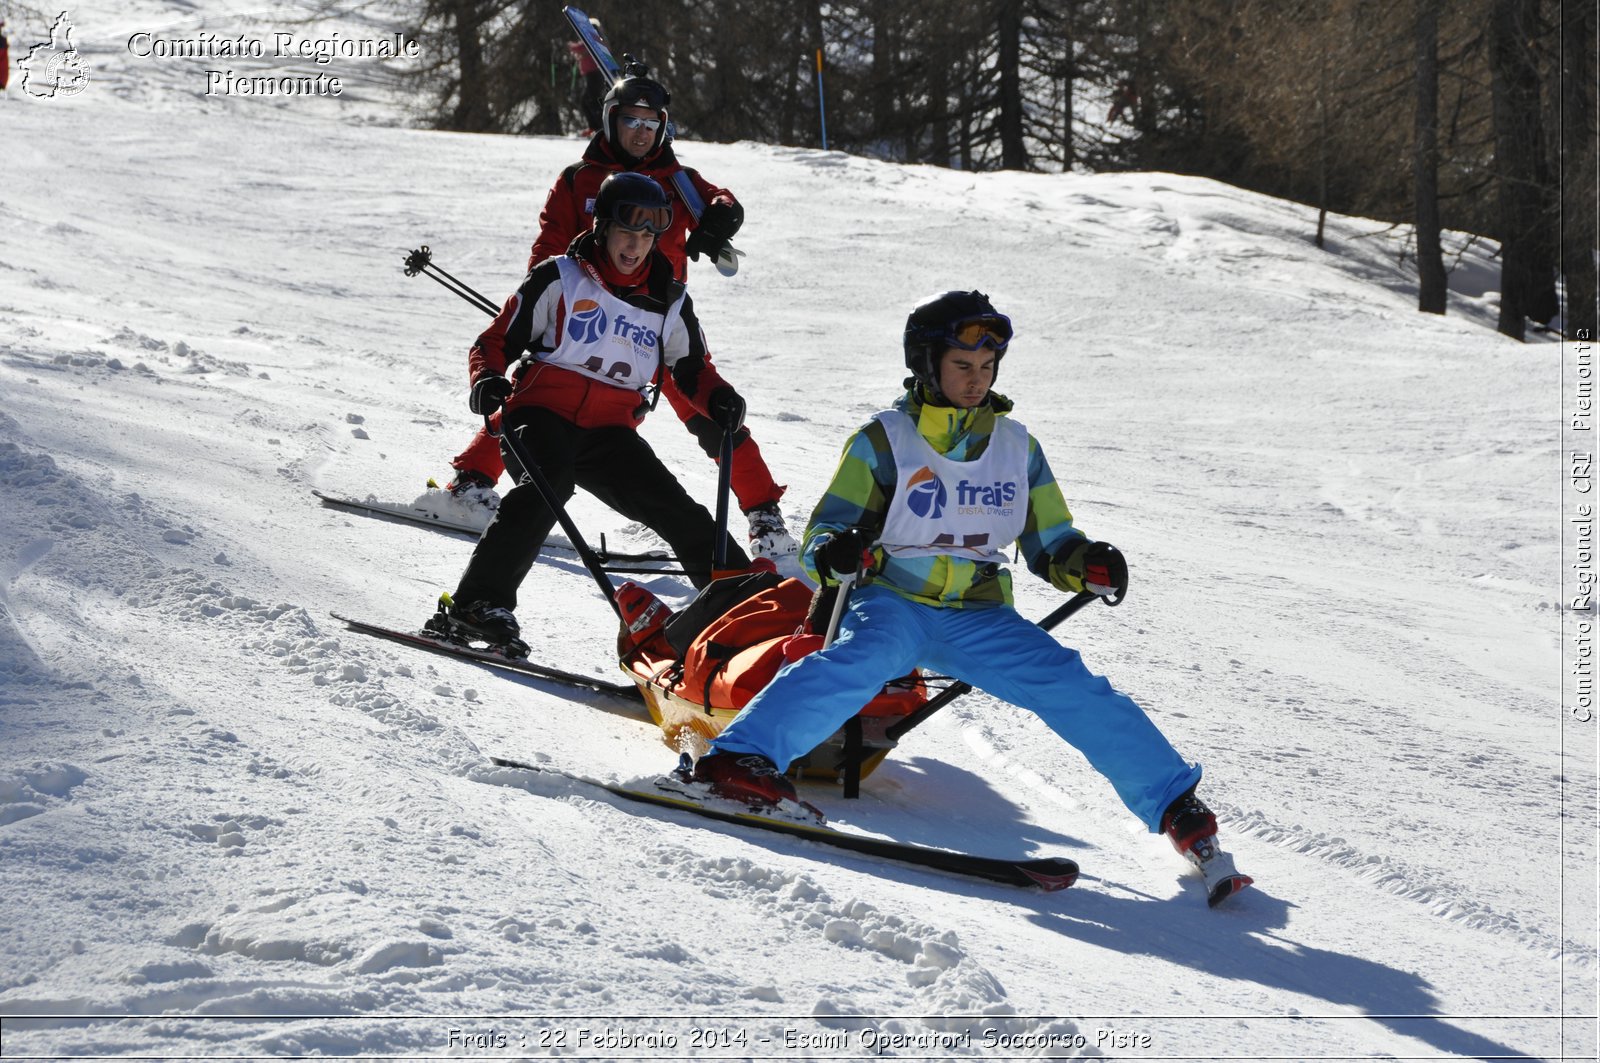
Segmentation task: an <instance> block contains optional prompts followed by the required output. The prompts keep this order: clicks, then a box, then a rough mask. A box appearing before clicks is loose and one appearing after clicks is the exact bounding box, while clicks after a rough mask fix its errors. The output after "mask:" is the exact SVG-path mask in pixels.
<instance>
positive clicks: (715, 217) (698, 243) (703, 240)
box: [683, 202, 744, 262]
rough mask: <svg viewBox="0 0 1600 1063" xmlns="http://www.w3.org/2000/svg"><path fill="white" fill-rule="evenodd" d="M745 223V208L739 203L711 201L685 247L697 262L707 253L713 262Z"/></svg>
mask: <svg viewBox="0 0 1600 1063" xmlns="http://www.w3.org/2000/svg"><path fill="white" fill-rule="evenodd" d="M743 224H744V208H743V207H741V206H740V205H739V204H737V203H721V202H718V203H711V204H708V205H707V206H706V209H705V210H704V211H702V212H701V214H700V223H699V224H698V225H696V226H695V230H694V232H692V233H690V234H689V239H688V240H686V241H685V242H684V245H683V249H684V250H685V251H687V252H688V253H689V257H690V258H692V259H694V260H695V261H696V262H699V261H700V256H701V255H705V256H707V257H708V258H710V259H711V260H712V261H713V262H714V261H716V260H717V258H718V256H720V255H721V254H722V252H723V251H725V250H727V247H728V243H729V241H731V240H732V239H733V237H734V234H735V233H737V232H738V231H739V227H740V226H741V225H743Z"/></svg>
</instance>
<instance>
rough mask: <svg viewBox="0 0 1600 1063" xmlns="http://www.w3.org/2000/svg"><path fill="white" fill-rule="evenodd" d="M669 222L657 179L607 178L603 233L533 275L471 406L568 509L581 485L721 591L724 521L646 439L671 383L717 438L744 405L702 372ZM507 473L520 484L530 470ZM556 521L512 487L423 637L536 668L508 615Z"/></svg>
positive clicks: (485, 352)
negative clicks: (659, 395) (494, 419)
mask: <svg viewBox="0 0 1600 1063" xmlns="http://www.w3.org/2000/svg"><path fill="white" fill-rule="evenodd" d="M673 213H674V210H673V207H672V205H671V202H670V201H669V200H668V198H667V193H666V191H665V190H664V189H663V188H662V187H661V186H660V185H658V184H657V183H656V182H655V181H654V180H652V179H651V178H649V177H646V176H645V175H643V174H638V173H618V174H613V175H612V176H611V177H609V178H607V179H606V181H605V183H604V184H602V185H601V186H600V188H599V190H598V192H597V194H596V196H595V209H594V227H593V228H592V229H591V230H590V231H589V232H588V233H586V234H584V235H583V236H582V237H580V238H578V239H577V240H574V241H573V243H572V246H571V247H569V248H568V249H567V252H566V254H564V255H562V256H560V257H558V258H552V259H546V260H545V261H543V262H541V263H539V265H538V266H536V267H534V268H533V269H532V270H530V271H529V272H528V276H527V277H526V278H525V279H524V280H523V282H522V286H521V287H519V288H518V289H517V291H516V293H515V294H514V295H512V296H511V298H510V299H507V300H506V304H505V307H504V308H503V309H502V310H501V311H500V313H499V315H498V316H497V317H496V318H495V320H494V323H493V324H492V325H490V326H489V327H488V329H486V330H485V331H484V332H483V334H482V335H480V336H479V337H478V341H477V343H475V344H474V345H473V347H472V352H471V355H470V356H469V360H468V365H469V374H470V377H471V381H472V399H471V406H472V411H473V412H474V413H478V414H483V415H485V416H487V415H490V414H493V413H496V412H498V411H500V410H502V409H503V410H504V416H503V417H502V418H501V426H502V430H503V431H504V432H506V433H511V434H514V435H515V436H516V437H517V438H518V439H519V440H520V441H521V443H522V449H523V451H524V452H525V453H526V454H527V455H528V456H530V457H531V458H532V459H533V460H535V461H537V463H538V466H539V469H540V471H541V472H542V473H543V474H544V478H545V479H546V480H547V481H548V482H549V485H550V487H551V488H552V489H553V491H554V492H555V494H556V495H557V496H559V499H560V500H562V501H565V500H566V499H568V498H570V497H572V493H573V490H574V489H575V488H577V487H582V488H583V489H584V490H586V491H588V492H589V493H590V494H592V495H594V496H595V497H596V498H598V499H600V500H601V501H602V502H604V503H606V504H607V505H608V506H610V507H611V508H612V509H614V510H616V511H617V512H618V513H621V514H622V515H623V516H624V517H627V518H628V519H629V520H635V521H638V522H640V523H641V524H644V525H645V526H646V527H648V528H650V529H651V530H652V531H654V532H655V533H656V534H658V535H660V536H661V537H662V538H663V539H665V540H666V541H667V544H668V545H669V546H671V547H672V550H673V553H675V554H676V555H677V557H678V560H679V562H680V563H682V565H683V568H684V571H685V572H686V573H687V574H688V576H689V578H690V580H691V581H692V582H693V583H694V584H695V586H697V587H701V586H704V585H705V584H706V583H708V582H710V580H711V565H712V558H713V555H714V553H715V547H716V541H717V534H718V532H719V529H718V527H717V524H716V522H715V521H714V520H712V518H711V514H710V513H708V512H706V508H705V507H704V506H702V505H700V504H699V503H698V502H696V501H695V500H694V499H693V498H691V497H689V494H688V492H686V491H685V490H684V489H683V486H682V485H681V484H679V483H678V481H677V479H676V478H675V477H674V476H673V475H672V473H671V471H669V470H668V469H667V467H666V466H665V465H663V464H662V463H661V459H660V458H658V457H656V454H655V452H654V451H653V450H651V449H650V444H648V443H646V442H645V441H644V439H643V438H641V437H640V435H639V433H638V432H637V431H636V429H637V428H638V426H639V423H640V422H641V421H643V420H644V416H645V414H646V413H647V412H648V411H649V409H650V407H651V406H652V405H653V404H654V403H653V402H652V392H653V391H654V389H655V387H656V386H657V385H658V384H659V385H661V386H663V387H664V386H665V385H666V382H667V381H668V380H670V381H672V382H673V383H674V384H675V386H676V387H677V388H678V390H679V391H680V392H681V393H682V394H683V396H684V398H685V400H686V401H687V402H689V403H691V404H692V405H693V407H694V409H695V410H696V411H697V412H698V413H699V414H700V415H701V416H703V417H705V418H707V420H709V421H710V422H712V423H713V424H715V425H716V426H717V427H718V430H719V431H723V430H737V429H739V428H740V427H742V426H743V424H744V400H743V399H742V398H740V397H739V394H738V393H737V392H735V391H734V390H733V389H732V388H731V387H729V386H728V385H727V383H726V382H725V381H723V379H722V378H721V377H720V376H719V375H718V374H717V371H716V369H714V368H713V367H712V366H711V364H710V363H709V362H708V361H707V360H706V356H705V351H706V349H705V337H704V336H703V335H701V332H700V323H699V321H698V320H697V319H696V318H695V313H694V304H693V302H692V301H691V300H690V299H689V296H688V293H687V292H686V291H685V290H684V285H683V282H682V281H680V280H677V279H676V278H675V277H674V276H673V269H672V263H670V262H669V261H667V259H666V258H665V256H663V255H661V254H660V253H658V252H656V251H655V250H654V244H655V240H656V237H657V236H659V235H660V234H661V233H662V232H665V231H666V230H667V229H668V228H669V226H670V225H671V218H672V215H673ZM524 352H527V353H526V354H524ZM507 453H508V456H509V460H513V461H514V460H516V452H515V451H511V450H510V448H509V447H508V448H507ZM512 471H513V473H514V474H517V478H518V480H519V481H520V480H521V479H522V477H521V475H520V474H521V472H522V470H521V469H518V468H515V467H513V470H512ZM555 523H556V516H555V513H554V512H553V511H552V509H551V508H550V506H548V505H547V504H546V503H545V501H544V498H543V496H542V495H541V494H540V492H539V490H538V488H536V487H535V486H534V485H533V484H531V483H520V482H519V484H518V486H516V487H514V488H512V489H511V490H510V491H508V492H507V493H506V497H505V500H504V501H503V502H502V503H501V504H500V506H499V508H498V509H496V510H495V514H494V519H493V520H491V521H490V522H489V526H488V527H487V528H485V529H484V532H483V537H482V538H480V539H479V540H478V545H477V547H476V548H474V549H473V551H472V560H471V561H470V562H468V564H467V570H466V571H465V572H464V573H462V575H461V581H460V583H458V584H457V586H456V590H455V593H454V594H453V595H449V596H446V597H445V598H442V599H441V601H440V604H439V611H438V613H436V614H435V615H434V617H433V619H431V620H429V621H428V624H427V630H429V631H431V632H434V633H437V634H440V635H442V636H444V637H446V638H450V639H453V640H456V641H462V642H473V641H481V642H486V643H488V644H489V645H490V646H492V647H496V648H498V649H500V650H501V651H502V652H504V653H506V654H507V655H508V656H513V657H517V656H525V655H526V654H527V652H528V651H527V646H526V644H524V643H523V642H522V641H521V640H520V638H519V630H518V624H517V620H516V616H515V615H514V613H513V612H512V610H513V609H515V608H516V604H517V588H518V587H519V586H520V585H521V583H522V580H523V578H524V577H526V576H527V574H528V570H529V569H530V568H532V566H533V563H534V561H535V560H536V559H537V558H538V556H539V549H540V547H541V546H543V545H544V540H545V537H546V536H547V535H549V534H550V529H551V528H552V527H553V526H554V525H555ZM727 546H728V549H727V559H728V564H729V567H730V568H741V567H744V566H745V565H747V564H748V558H747V557H746V556H745V554H744V552H743V551H742V550H740V549H739V547H738V545H737V544H736V543H734V542H732V541H731V537H729V541H728V544H727Z"/></svg>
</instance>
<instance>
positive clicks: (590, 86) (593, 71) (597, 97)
mask: <svg viewBox="0 0 1600 1063" xmlns="http://www.w3.org/2000/svg"><path fill="white" fill-rule="evenodd" d="M589 25H591V26H593V27H594V32H595V35H596V36H598V37H599V38H600V39H601V40H602V41H604V40H605V39H606V35H605V31H604V30H602V29H601V28H600V20H599V19H597V18H591V19H590V20H589ZM567 50H568V51H570V52H571V53H572V57H573V59H574V60H575V61H576V62H577V64H578V76H579V77H581V78H583V89H582V91H581V93H580V94H579V98H578V102H579V104H580V105H581V106H582V107H583V119H584V121H586V122H588V123H589V132H591V133H597V132H599V131H600V101H601V100H603V99H605V95H606V88H607V85H606V75H605V71H603V70H601V69H600V64H599V63H596V62H595V61H594V56H592V55H590V54H589V46H588V45H586V44H584V43H583V42H582V41H573V42H571V43H570V44H568V45H567Z"/></svg>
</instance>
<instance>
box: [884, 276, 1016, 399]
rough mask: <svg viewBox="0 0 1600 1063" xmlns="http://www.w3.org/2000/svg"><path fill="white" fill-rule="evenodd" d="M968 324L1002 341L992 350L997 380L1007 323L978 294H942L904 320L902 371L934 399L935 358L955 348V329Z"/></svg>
mask: <svg viewBox="0 0 1600 1063" xmlns="http://www.w3.org/2000/svg"><path fill="white" fill-rule="evenodd" d="M969 321H982V322H985V323H987V324H989V325H990V326H991V327H992V330H993V331H994V332H995V333H996V334H998V335H1000V336H1001V337H1003V339H1002V342H1001V343H1000V344H998V345H996V344H994V343H993V342H992V341H991V342H990V344H989V345H990V346H991V347H993V349H994V375H995V377H996V378H997V379H998V378H999V376H1000V358H1001V356H1003V355H1004V354H1005V353H1006V345H1007V344H1008V343H1010V341H1011V319H1010V318H1008V317H1006V316H1005V315H1004V314H1002V313H1000V311H998V310H996V309H995V308H994V304H993V303H991V302H990V301H989V297H988V296H987V295H984V294H983V293H982V292H956V291H951V292H943V293H941V294H939V295H930V296H928V298H926V299H924V300H922V302H920V303H918V304H917V305H916V306H915V307H913V308H912V310H911V313H910V314H909V315H908V316H907V317H906V331H905V335H904V336H903V338H902V342H903V346H904V347H905V354H906V368H907V369H909V370H911V375H912V377H914V378H915V379H916V380H917V381H918V382H919V383H921V384H923V385H924V386H925V387H927V388H928V390H929V391H931V392H932V393H933V394H934V395H942V394H943V392H941V391H940V390H939V356H940V355H941V354H943V353H944V352H945V349H946V348H948V347H950V346H952V345H956V339H955V334H956V330H957V327H958V326H960V325H962V324H964V323H966V322H969Z"/></svg>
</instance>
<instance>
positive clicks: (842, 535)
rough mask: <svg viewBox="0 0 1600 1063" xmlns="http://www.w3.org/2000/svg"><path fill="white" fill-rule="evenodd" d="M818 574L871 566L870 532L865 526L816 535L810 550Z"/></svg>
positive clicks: (838, 572)
mask: <svg viewBox="0 0 1600 1063" xmlns="http://www.w3.org/2000/svg"><path fill="white" fill-rule="evenodd" d="M812 556H813V557H815V558H816V560H817V569H818V570H819V574H820V575H822V576H827V575H828V573H830V572H832V573H835V574H840V575H842V574H845V573H853V572H859V571H861V570H862V569H863V568H870V567H871V566H872V534H871V533H870V532H868V531H867V530H866V529H865V528H846V529H845V530H844V531H836V532H831V533H829V534H827V535H821V536H818V537H817V545H816V547H815V549H813V551H812Z"/></svg>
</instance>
